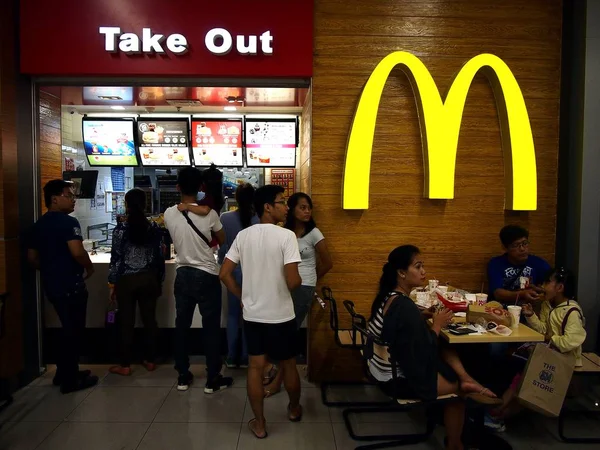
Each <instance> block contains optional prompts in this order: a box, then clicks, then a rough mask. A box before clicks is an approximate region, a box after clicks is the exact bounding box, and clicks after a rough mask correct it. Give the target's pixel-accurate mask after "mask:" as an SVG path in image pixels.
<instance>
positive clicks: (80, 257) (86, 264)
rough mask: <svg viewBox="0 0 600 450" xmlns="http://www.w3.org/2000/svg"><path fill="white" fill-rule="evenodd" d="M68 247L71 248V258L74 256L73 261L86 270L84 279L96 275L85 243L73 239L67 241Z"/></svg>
mask: <svg viewBox="0 0 600 450" xmlns="http://www.w3.org/2000/svg"><path fill="white" fill-rule="evenodd" d="M67 245H68V246H69V251H70V252H71V256H73V259H74V260H75V261H77V263H78V264H80V265H81V266H83V268H84V269H85V278H84V279H85V280H87V279H88V278H89V277H91V276H92V275H93V274H94V265H93V264H92V260H91V259H90V255H88V252H86V251H85V248H83V241H81V240H79V239H72V240H70V241H67Z"/></svg>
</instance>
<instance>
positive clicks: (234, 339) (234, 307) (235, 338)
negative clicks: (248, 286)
mask: <svg viewBox="0 0 600 450" xmlns="http://www.w3.org/2000/svg"><path fill="white" fill-rule="evenodd" d="M233 277H234V278H235V281H236V282H237V283H238V284H239V285H240V286H241V285H242V271H241V270H240V268H239V267H238V268H236V269H235V270H234V272H233ZM241 324H242V305H241V300H240V299H239V298H237V297H236V296H235V295H233V294H232V293H231V292H227V348H228V352H227V359H229V360H231V361H236V360H238V358H237V356H238V348H239V340H240V339H241V340H242V353H241V354H240V358H239V362H246V361H248V346H247V344H246V334H245V333H244V329H243V327H242V328H240V325H241Z"/></svg>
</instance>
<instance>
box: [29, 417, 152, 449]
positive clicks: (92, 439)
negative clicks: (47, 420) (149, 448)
mask: <svg viewBox="0 0 600 450" xmlns="http://www.w3.org/2000/svg"><path fill="white" fill-rule="evenodd" d="M149 426H150V424H147V423H77V422H64V423H63V424H61V425H60V426H59V427H58V428H57V429H56V430H55V431H54V433H52V434H51V435H50V437H49V438H48V439H46V440H45V441H44V443H43V444H42V445H41V446H40V447H39V448H38V450H81V449H85V450H135V449H136V448H137V446H138V444H139V443H140V441H141V440H142V437H143V436H144V433H145V432H146V430H147V429H148V427H149Z"/></svg>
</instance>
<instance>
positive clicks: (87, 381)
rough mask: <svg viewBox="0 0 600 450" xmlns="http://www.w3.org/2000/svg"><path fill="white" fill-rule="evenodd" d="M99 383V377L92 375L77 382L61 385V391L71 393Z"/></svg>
mask: <svg viewBox="0 0 600 450" xmlns="http://www.w3.org/2000/svg"><path fill="white" fill-rule="evenodd" d="M97 384H98V377H97V376H95V375H90V376H89V377H86V378H83V379H79V380H78V381H77V382H76V383H75V384H63V385H62V386H61V387H60V392H62V393H63V394H70V393H71V392H76V391H82V390H83V389H88V388H91V387H93V386H96V385H97Z"/></svg>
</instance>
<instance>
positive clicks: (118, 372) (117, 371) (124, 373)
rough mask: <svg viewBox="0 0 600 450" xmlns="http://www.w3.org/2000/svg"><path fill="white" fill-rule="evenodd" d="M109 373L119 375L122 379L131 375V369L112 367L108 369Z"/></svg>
mask: <svg viewBox="0 0 600 450" xmlns="http://www.w3.org/2000/svg"><path fill="white" fill-rule="evenodd" d="M108 371H109V372H110V373H114V374H115V375H121V376H123V377H128V376H130V375H131V367H123V366H113V367H111V368H110V369H108Z"/></svg>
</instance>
